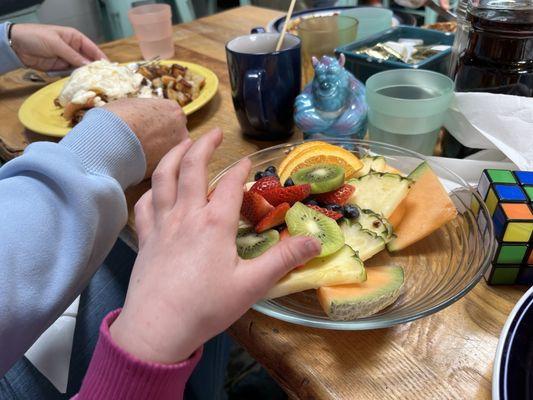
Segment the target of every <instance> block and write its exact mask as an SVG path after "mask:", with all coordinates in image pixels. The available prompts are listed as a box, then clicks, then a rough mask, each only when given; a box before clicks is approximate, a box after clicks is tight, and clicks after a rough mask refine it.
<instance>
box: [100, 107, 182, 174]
mask: <svg viewBox="0 0 533 400" xmlns="http://www.w3.org/2000/svg"><path fill="white" fill-rule="evenodd" d="M104 108H105V109H107V110H109V111H111V112H113V113H115V114H116V115H118V116H119V117H120V118H121V119H122V120H123V121H124V122H126V124H128V126H129V127H130V129H131V130H132V131H133V132H134V133H135V135H136V136H137V138H138V139H139V141H140V142H141V145H142V148H143V151H144V155H145V157H146V174H145V178H149V177H150V176H151V175H152V172H153V171H154V169H155V167H156V166H157V164H158V163H159V161H160V160H161V158H162V157H163V156H164V155H165V154H166V153H167V152H168V151H169V150H170V149H171V148H172V147H174V146H175V145H176V144H178V143H180V142H182V141H183V140H185V139H186V138H187V137H188V136H189V131H188V130H187V117H186V116H185V114H184V113H183V110H182V109H181V107H180V106H179V104H178V103H177V102H175V101H173V100H165V99H138V98H135V99H134V98H132V99H123V100H116V101H112V102H110V103H108V104H106V105H105V106H104Z"/></svg>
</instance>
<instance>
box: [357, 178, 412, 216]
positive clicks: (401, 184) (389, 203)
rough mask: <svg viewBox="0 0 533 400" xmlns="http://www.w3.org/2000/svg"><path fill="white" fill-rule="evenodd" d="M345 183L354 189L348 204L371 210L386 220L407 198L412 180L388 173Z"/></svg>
mask: <svg viewBox="0 0 533 400" xmlns="http://www.w3.org/2000/svg"><path fill="white" fill-rule="evenodd" d="M347 183H349V184H351V185H354V186H355V188H356V189H355V192H354V194H353V195H352V197H350V199H349V200H348V204H354V205H357V206H358V207H359V208H361V209H368V210H372V211H374V212H376V213H379V214H381V215H383V216H384V217H385V218H388V217H390V215H391V214H392V213H393V211H394V210H395V209H396V207H398V205H399V204H400V203H401V202H402V200H403V199H404V198H405V197H406V196H407V193H408V192H409V188H410V187H411V184H412V180H411V179H409V178H405V177H403V176H401V175H398V174H391V173H388V172H386V173H381V172H370V173H368V174H366V175H365V176H362V177H360V178H356V179H350V180H349V181H348V182H347Z"/></svg>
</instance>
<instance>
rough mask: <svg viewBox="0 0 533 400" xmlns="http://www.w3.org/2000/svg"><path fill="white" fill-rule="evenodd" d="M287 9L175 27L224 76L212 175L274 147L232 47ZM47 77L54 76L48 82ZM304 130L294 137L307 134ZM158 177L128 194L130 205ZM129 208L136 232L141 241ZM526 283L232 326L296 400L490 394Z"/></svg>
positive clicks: (4, 127) (181, 53)
mask: <svg viewBox="0 0 533 400" xmlns="http://www.w3.org/2000/svg"><path fill="white" fill-rule="evenodd" d="M279 15H280V13H279V12H276V11H272V10H267V9H262V8H257V7H242V8H238V9H233V10H230V11H227V12H225V13H221V14H217V15H214V16H210V17H207V18H203V19H200V20H197V21H194V22H192V23H189V24H182V25H178V26H176V27H175V32H174V38H175V44H176V56H175V58H176V59H182V60H187V61H192V62H196V63H198V64H201V65H204V66H206V67H208V68H211V69H212V70H213V71H214V72H215V73H216V74H217V75H218V77H219V79H220V88H219V91H218V94H217V95H216V97H215V98H214V99H213V100H212V101H211V102H210V103H209V104H208V105H207V106H205V107H204V108H203V109H202V110H200V111H198V112H196V113H195V114H193V115H191V116H190V117H189V123H188V126H189V129H190V132H191V135H192V137H193V138H197V137H199V136H200V135H202V134H204V133H205V132H207V131H208V130H210V129H212V128H214V127H216V126H219V127H221V128H222V129H223V130H224V132H225V139H224V142H223V143H222V145H221V147H220V148H219V149H218V150H217V152H216V154H215V156H214V158H213V161H212V163H211V165H210V173H211V176H213V175H214V174H215V173H216V172H218V171H219V170H221V169H222V168H224V167H226V166H227V165H228V164H229V163H231V162H233V161H236V160H237V159H239V158H241V157H243V156H245V155H248V154H250V153H252V152H255V151H257V150H259V149H261V148H265V147H268V146H271V145H272V144H274V143H272V142H255V141H250V140H247V139H245V138H244V137H243V136H242V134H241V131H240V128H239V125H238V123H237V119H236V117H235V114H234V112H233V105H232V102H231V91H230V86H229V81H228V73H227V69H226V68H227V67H226V55H225V49H224V44H225V42H227V41H228V40H229V39H231V38H233V37H235V36H238V35H242V34H246V33H247V32H249V30H250V29H251V28H253V27H256V26H265V25H266V24H267V22H268V21H269V20H270V19H272V18H274V17H277V16H279ZM102 48H103V50H104V51H105V53H106V54H107V55H108V56H109V58H110V59H111V60H113V61H119V62H126V61H133V60H139V59H140V58H141V54H140V51H139V47H138V45H137V42H136V41H135V40H134V39H131V38H130V39H124V40H119V41H115V42H111V43H107V44H104V45H103V46H102ZM23 74H24V72H23V71H15V72H13V73H11V74H8V75H6V76H4V77H1V78H0V121H1V124H0V158H2V159H3V160H4V161H5V160H7V159H10V158H12V157H14V156H16V155H18V154H20V152H21V151H22V150H23V149H24V147H25V146H26V145H27V143H28V142H29V141H34V140H43V139H46V138H44V137H40V136H36V135H33V134H31V133H29V132H25V130H24V128H23V127H22V125H21V124H20V123H19V122H18V119H17V111H18V108H19V107H20V105H21V104H22V102H23V101H24V99H25V98H26V97H27V96H28V95H30V94H31V93H33V92H34V91H35V90H36V89H37V88H39V87H41V86H42V85H43V84H35V83H28V82H26V81H24V80H23V79H22V76H23ZM47 80H49V79H48V78H47ZM299 138H300V136H299V135H298V134H296V135H295V136H294V137H293V138H292V140H297V139H299ZM148 187H149V182H144V183H143V184H141V185H139V186H137V187H135V188H132V189H131V190H129V191H128V193H127V198H128V204H129V205H130V206H131V205H132V204H134V203H135V201H136V200H137V199H138V197H139V196H140V195H141V194H142V193H143V192H144V191H145V190H147V188H148ZM131 221H132V215H131V214H130V224H129V227H130V229H129V231H128V232H127V233H128V234H129V238H130V239H131V242H132V244H133V245H134V244H135V243H134V242H135V236H134V229H133V225H132V223H131ZM523 291H524V290H523V289H520V288H511V287H489V286H487V285H486V284H485V283H484V282H481V283H480V284H478V285H477V286H476V287H475V288H474V289H473V290H472V291H471V292H470V293H469V294H468V295H466V296H465V297H464V298H463V299H461V300H459V301H458V302H456V303H455V304H453V305H452V306H450V307H448V308H447V309H445V310H443V311H441V312H439V313H437V314H434V315H432V316H430V317H427V318H424V319H421V320H418V321H415V322H412V323H408V324H404V325H401V326H397V327H394V328H390V329H381V330H372V331H364V332H345V331H326V330H319V329H312V328H305V327H301V326H296V325H291V324H288V323H284V322H281V321H278V320H275V319H272V318H269V317H266V316H264V315H261V314H259V313H257V312H255V311H249V312H248V313H247V314H246V315H244V316H243V317H242V318H241V319H240V320H239V321H237V322H236V323H235V324H234V325H233V326H232V327H231V329H230V332H231V334H232V335H233V336H234V338H235V339H236V340H237V341H238V342H239V343H240V344H241V345H243V346H244V347H245V348H246V349H247V350H248V351H249V352H250V353H251V354H252V355H253V356H254V357H255V358H256V359H257V360H258V361H259V362H260V363H261V364H262V365H263V366H265V367H266V368H267V369H268V371H269V372H270V373H271V374H272V376H273V377H274V378H275V379H276V380H277V381H278V382H279V383H280V384H281V385H282V387H283V388H284V389H285V390H286V392H287V393H288V394H289V396H290V397H291V398H294V399H308V400H310V399H380V400H384V399H423V400H428V399H460V400H466V399H489V398H490V397H491V374H492V363H493V357H494V354H495V350H496V344H497V341H498V336H499V333H500V330H501V329H502V327H503V324H504V322H505V319H506V317H507V315H508V314H509V312H510V310H511V309H512V307H513V305H514V303H515V302H516V301H517V300H518V298H519V297H520V296H521V294H522V293H523Z"/></svg>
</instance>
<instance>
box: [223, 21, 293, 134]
mask: <svg viewBox="0 0 533 400" xmlns="http://www.w3.org/2000/svg"><path fill="white" fill-rule="evenodd" d="M257 31H258V29H254V30H253V31H252V32H257ZM278 39H279V33H264V32H261V33H252V34H250V35H245V36H239V37H237V38H235V39H233V40H230V41H229V42H228V43H227V44H226V56H227V59H228V69H229V77H230V82H231V93H232V97H233V105H234V107H235V111H236V113H237V118H238V119H239V123H240V124H241V128H242V130H243V133H244V134H245V135H247V136H250V137H252V138H254V139H260V140H279V139H284V138H287V137H288V136H290V135H291V134H292V130H293V126H294V118H293V117H294V100H295V99H296V96H297V95H298V94H299V93H300V82H301V61H300V39H299V38H298V37H296V36H293V35H289V34H287V35H285V38H284V40H283V45H282V46H281V50H280V51H275V49H276V44H277V42H278Z"/></svg>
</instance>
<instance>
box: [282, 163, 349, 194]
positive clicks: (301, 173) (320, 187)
mask: <svg viewBox="0 0 533 400" xmlns="http://www.w3.org/2000/svg"><path fill="white" fill-rule="evenodd" d="M291 178H292V180H293V181H294V183H295V184H296V185H302V184H305V183H309V184H310V185H311V193H313V194H318V193H326V192H331V191H332V190H335V189H337V188H339V187H341V186H342V184H343V183H344V169H343V168H342V167H339V166H338V165H333V164H316V165H313V166H312V167H307V168H302V169H300V170H298V171H296V172H295V173H294V174H292V175H291Z"/></svg>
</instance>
